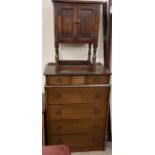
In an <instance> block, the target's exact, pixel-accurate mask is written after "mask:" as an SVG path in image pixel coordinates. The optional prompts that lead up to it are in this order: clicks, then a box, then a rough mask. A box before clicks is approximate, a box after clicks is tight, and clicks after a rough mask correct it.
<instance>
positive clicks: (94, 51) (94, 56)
mask: <svg viewBox="0 0 155 155" xmlns="http://www.w3.org/2000/svg"><path fill="white" fill-rule="evenodd" d="M96 51H97V47H96V46H93V64H95V63H96Z"/></svg>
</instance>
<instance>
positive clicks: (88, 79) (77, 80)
mask: <svg viewBox="0 0 155 155" xmlns="http://www.w3.org/2000/svg"><path fill="white" fill-rule="evenodd" d="M109 79H110V78H109V76H108V75H97V76H47V77H46V84H47V85H69V84H71V85H81V84H108V83H109Z"/></svg>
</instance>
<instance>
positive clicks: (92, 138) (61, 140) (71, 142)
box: [48, 134, 104, 147]
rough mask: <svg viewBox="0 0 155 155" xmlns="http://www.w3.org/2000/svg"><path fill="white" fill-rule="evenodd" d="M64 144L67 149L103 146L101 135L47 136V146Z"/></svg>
mask: <svg viewBox="0 0 155 155" xmlns="http://www.w3.org/2000/svg"><path fill="white" fill-rule="evenodd" d="M60 144H65V145H67V146H69V147H88V146H98V145H100V146H101V145H103V144H104V136H102V135H99V134H98V135H92V134H91V135H85V134H80V135H61V136H49V137H48V145H60Z"/></svg>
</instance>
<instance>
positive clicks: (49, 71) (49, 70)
mask: <svg viewBox="0 0 155 155" xmlns="http://www.w3.org/2000/svg"><path fill="white" fill-rule="evenodd" d="M44 75H45V76H71V75H74V76H88V75H91V76H93V75H94V76H95V75H105V76H110V75H111V72H110V70H109V69H108V68H106V67H104V66H103V65H102V64H100V63H98V64H96V70H95V71H89V70H80V71H76V70H61V71H59V72H56V70H55V64H54V63H48V64H47V65H46V68H45V71H44Z"/></svg>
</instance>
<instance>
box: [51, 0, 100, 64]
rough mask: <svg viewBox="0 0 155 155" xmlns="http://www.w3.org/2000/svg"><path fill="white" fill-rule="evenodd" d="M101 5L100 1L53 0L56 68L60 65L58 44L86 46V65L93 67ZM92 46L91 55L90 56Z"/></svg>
mask: <svg viewBox="0 0 155 155" xmlns="http://www.w3.org/2000/svg"><path fill="white" fill-rule="evenodd" d="M101 4H102V2H101V1H82V0H80V1H78V0H53V6H54V27H55V28H54V33H55V60H56V65H57V66H60V65H61V61H60V60H59V44H60V43H63V44H66V43H67V44H88V58H87V64H88V63H89V64H94V66H95V62H96V52H97V46H98V35H99V19H100V11H101ZM92 46H93V54H91V47H92ZM63 54H65V53H63ZM91 55H92V57H91Z"/></svg>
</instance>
